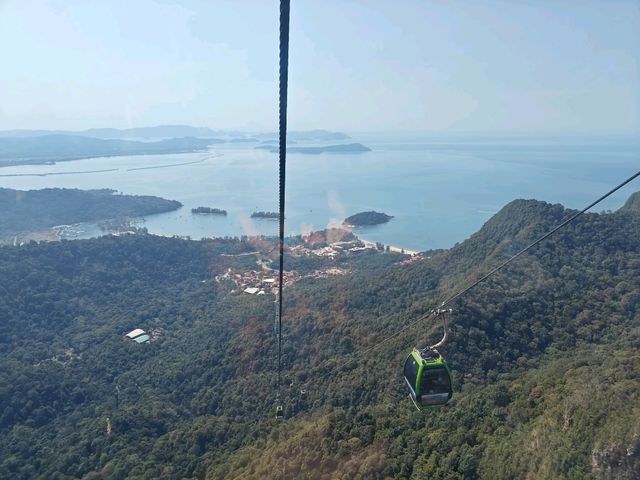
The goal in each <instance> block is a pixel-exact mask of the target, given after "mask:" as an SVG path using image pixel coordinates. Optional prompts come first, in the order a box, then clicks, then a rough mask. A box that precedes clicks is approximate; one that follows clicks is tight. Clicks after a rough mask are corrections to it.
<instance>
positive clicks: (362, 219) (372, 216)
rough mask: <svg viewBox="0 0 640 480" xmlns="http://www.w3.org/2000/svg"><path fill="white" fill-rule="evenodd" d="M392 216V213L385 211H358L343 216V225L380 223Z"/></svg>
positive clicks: (357, 225)
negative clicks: (348, 215)
mask: <svg viewBox="0 0 640 480" xmlns="http://www.w3.org/2000/svg"><path fill="white" fill-rule="evenodd" d="M392 218H393V215H387V214H386V213H380V212H374V211H373V210H372V211H370V212H360V213H356V214H355V215H351V216H350V217H347V218H345V220H344V222H342V224H343V225H345V226H348V227H363V226H369V225H379V224H381V223H387V222H388V221H389V220H391V219H392Z"/></svg>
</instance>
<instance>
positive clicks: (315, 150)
mask: <svg viewBox="0 0 640 480" xmlns="http://www.w3.org/2000/svg"><path fill="white" fill-rule="evenodd" d="M255 148H257V149H261V150H269V151H270V152H271V153H278V151H279V148H277V147H275V148H274V147H273V146H271V145H258V146H257V147H255ZM370 151H371V149H370V148H369V147H367V146H365V145H362V144H361V143H346V144H342V145H323V146H318V147H291V148H287V152H289V153H308V154H314V155H318V154H321V153H364V152H370Z"/></svg>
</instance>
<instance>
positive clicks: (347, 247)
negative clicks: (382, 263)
mask: <svg viewBox="0 0 640 480" xmlns="http://www.w3.org/2000/svg"><path fill="white" fill-rule="evenodd" d="M375 248H376V246H375V244H365V243H363V242H361V241H360V240H353V241H348V242H333V243H330V244H328V245H327V246H325V247H319V248H309V247H306V246H304V245H295V246H293V247H290V248H289V252H290V253H291V255H294V256H309V255H317V256H318V257H331V258H333V257H336V256H337V255H342V254H344V253H347V252H354V253H355V252H360V251H362V250H367V249H375Z"/></svg>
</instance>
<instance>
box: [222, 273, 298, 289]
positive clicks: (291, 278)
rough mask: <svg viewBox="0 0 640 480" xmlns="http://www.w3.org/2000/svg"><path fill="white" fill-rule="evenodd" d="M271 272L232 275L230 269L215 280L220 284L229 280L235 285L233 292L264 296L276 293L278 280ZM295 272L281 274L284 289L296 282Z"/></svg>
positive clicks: (296, 275)
mask: <svg viewBox="0 0 640 480" xmlns="http://www.w3.org/2000/svg"><path fill="white" fill-rule="evenodd" d="M274 274H275V272H274V271H273V270H259V271H258V270H249V271H247V272H242V273H233V271H232V270H231V268H229V269H227V271H226V272H225V273H224V274H222V275H217V276H216V278H215V280H216V282H218V283H220V282H221V281H223V280H231V281H232V282H234V283H235V285H236V287H237V288H236V289H234V291H241V292H244V293H248V294H250V295H265V294H266V293H276V290H277V288H278V279H277V278H276V277H274V276H273V275H274ZM297 277H298V274H297V273H296V272H287V271H285V272H284V274H283V285H284V286H285V287H287V286H289V285H292V284H293V283H294V282H295V281H296V280H297Z"/></svg>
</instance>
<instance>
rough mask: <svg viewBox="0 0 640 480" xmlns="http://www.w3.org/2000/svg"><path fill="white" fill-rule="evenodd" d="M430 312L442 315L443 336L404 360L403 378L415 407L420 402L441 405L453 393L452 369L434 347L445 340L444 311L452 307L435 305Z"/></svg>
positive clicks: (414, 350)
mask: <svg viewBox="0 0 640 480" xmlns="http://www.w3.org/2000/svg"><path fill="white" fill-rule="evenodd" d="M433 313H434V315H435V316H436V317H439V316H442V319H443V323H444V336H443V337H442V340H440V341H439V342H438V343H436V344H435V345H432V346H430V347H427V348H425V349H423V350H418V349H416V348H414V349H413V351H412V352H411V353H410V354H409V356H408V357H407V361H406V362H405V363H404V381H405V382H406V383H407V386H408V387H409V397H411V400H412V401H413V404H414V405H415V406H416V408H417V409H418V410H420V407H422V406H430V405H444V404H445V403H447V402H448V401H449V400H450V399H451V396H452V395H453V389H452V387H451V370H449V366H448V365H447V362H445V360H444V358H442V355H440V353H439V352H438V350H436V348H437V347H441V346H442V345H444V344H445V342H446V341H447V314H448V313H451V310H450V309H449V310H442V309H437V310H434V311H433Z"/></svg>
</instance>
